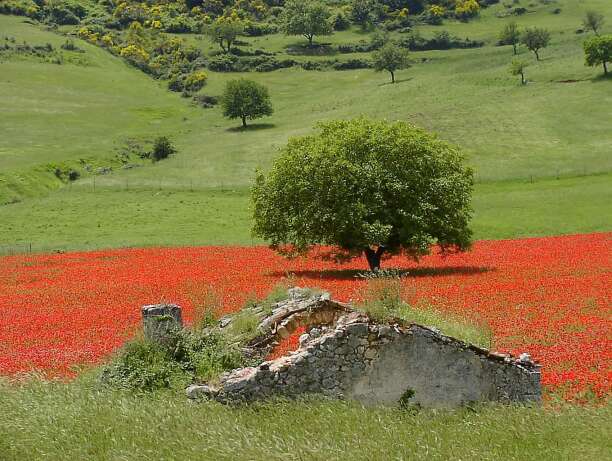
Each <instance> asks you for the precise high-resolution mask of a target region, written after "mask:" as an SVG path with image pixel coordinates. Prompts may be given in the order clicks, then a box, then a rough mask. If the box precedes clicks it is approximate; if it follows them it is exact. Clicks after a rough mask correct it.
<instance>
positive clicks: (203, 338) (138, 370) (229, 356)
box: [100, 330, 244, 391]
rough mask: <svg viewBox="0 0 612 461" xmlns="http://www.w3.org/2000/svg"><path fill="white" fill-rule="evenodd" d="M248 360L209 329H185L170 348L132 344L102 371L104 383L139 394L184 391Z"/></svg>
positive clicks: (176, 336)
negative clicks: (167, 390) (162, 390)
mask: <svg viewBox="0 0 612 461" xmlns="http://www.w3.org/2000/svg"><path fill="white" fill-rule="evenodd" d="M243 363H244V358H243V356H242V354H241V353H240V351H239V350H238V349H236V348H235V347H233V346H230V345H228V343H227V341H226V339H225V338H224V337H223V336H222V335H220V334H218V333H215V332H208V331H205V330H199V331H189V330H181V331H178V332H176V333H175V335H174V337H173V338H172V341H171V342H170V343H169V344H168V345H167V346H164V345H160V344H157V343H152V342H149V341H146V340H142V339H137V340H133V341H131V342H128V343H127V344H126V345H125V346H124V348H123V349H122V350H121V351H119V353H118V354H117V355H116V356H115V358H114V359H113V360H112V362H111V363H110V364H108V365H107V366H105V367H104V368H103V369H102V373H101V377H100V379H101V381H102V382H103V383H104V384H107V385H109V386H113V387H119V388H124V389H130V390H137V391H153V390H156V389H181V388H184V387H185V386H186V385H188V384H189V383H191V382H192V381H193V380H194V379H196V378H197V379H201V380H211V379H215V378H216V377H217V376H219V374H221V373H222V372H224V371H227V370H231V369H233V368H237V367H240V366H241V365H242V364H243Z"/></svg>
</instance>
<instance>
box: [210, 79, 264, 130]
mask: <svg viewBox="0 0 612 461" xmlns="http://www.w3.org/2000/svg"><path fill="white" fill-rule="evenodd" d="M221 106H222V107H223V115H224V116H225V117H227V118H229V119H235V118H239V119H241V120H242V126H243V127H244V128H246V126H247V122H246V121H247V119H248V120H254V119H257V118H261V117H263V116H265V115H272V112H273V109H272V103H271V102H270V95H269V93H268V89H267V88H266V87H265V86H263V85H260V84H259V83H257V82H254V81H252V80H246V79H243V78H242V79H239V80H230V81H229V82H227V85H226V86H225V91H224V92H223V95H222V96H221Z"/></svg>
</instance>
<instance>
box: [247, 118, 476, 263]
mask: <svg viewBox="0 0 612 461" xmlns="http://www.w3.org/2000/svg"><path fill="white" fill-rule="evenodd" d="M319 128H320V132H319V133H318V134H316V135H311V136H306V137H301V138H293V139H291V140H290V141H289V143H288V145H287V146H286V147H285V149H284V150H283V152H282V153H281V155H280V157H279V158H278V159H277V160H276V162H275V163H274V165H273V167H272V170H271V171H270V173H269V174H268V175H267V176H266V175H264V174H263V173H261V172H258V173H257V176H256V182H255V186H254V187H253V191H252V200H253V203H254V221H255V224H254V228H253V232H254V234H255V235H256V236H259V237H262V238H264V239H267V240H269V241H271V243H272V245H273V246H274V247H276V248H278V249H280V250H283V249H284V247H285V246H287V245H288V246H289V248H288V250H290V251H297V252H303V251H306V250H307V249H308V248H309V247H310V246H311V245H313V244H322V245H333V246H336V247H339V249H341V251H344V252H348V253H349V256H350V255H355V254H357V253H359V252H362V251H366V250H368V249H370V248H371V247H372V246H379V247H382V248H384V251H389V252H392V253H395V252H405V253H406V254H408V255H410V256H412V257H414V258H418V257H419V256H420V255H423V254H427V253H428V252H429V248H430V246H431V245H432V244H433V243H438V244H439V245H441V246H442V248H444V249H446V250H462V249H465V248H467V247H469V245H470V237H471V231H470V230H469V228H468V222H469V220H470V216H471V210H470V197H471V190H472V171H471V170H470V169H469V168H466V167H465V166H464V165H463V157H462V155H461V154H460V152H459V151H458V150H457V149H456V148H454V147H452V146H450V145H449V144H447V143H445V142H443V141H440V140H438V139H437V138H436V137H435V136H434V135H432V134H429V133H427V132H425V131H424V130H421V129H419V128H416V127H414V126H413V125H410V124H409V123H405V122H395V123H390V122H386V121H370V120H367V119H365V118H361V119H355V120H348V121H331V122H326V123H321V124H320V125H319Z"/></svg>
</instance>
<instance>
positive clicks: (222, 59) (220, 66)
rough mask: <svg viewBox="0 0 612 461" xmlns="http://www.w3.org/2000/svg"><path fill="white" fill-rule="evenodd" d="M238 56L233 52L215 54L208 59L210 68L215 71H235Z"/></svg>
mask: <svg viewBox="0 0 612 461" xmlns="http://www.w3.org/2000/svg"><path fill="white" fill-rule="evenodd" d="M237 63H238V57H237V56H234V55H232V54H222V55H219V56H214V57H212V58H210V59H209V61H208V68H209V69H210V70H212V71H215V72H235V71H237V70H238V69H237V68H236V64H237Z"/></svg>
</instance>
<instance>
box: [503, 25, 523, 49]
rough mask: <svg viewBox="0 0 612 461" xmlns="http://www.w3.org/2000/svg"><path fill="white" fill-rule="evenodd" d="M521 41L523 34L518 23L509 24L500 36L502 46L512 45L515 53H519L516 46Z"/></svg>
mask: <svg viewBox="0 0 612 461" xmlns="http://www.w3.org/2000/svg"><path fill="white" fill-rule="evenodd" d="M520 41H521V33H520V31H519V28H518V25H517V24H516V22H509V23H508V24H506V25H505V26H504V28H503V29H502V30H501V32H500V34H499V44H500V45H512V50H513V53H514V54H516V53H517V49H516V46H517V45H518V44H519V42H520Z"/></svg>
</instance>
